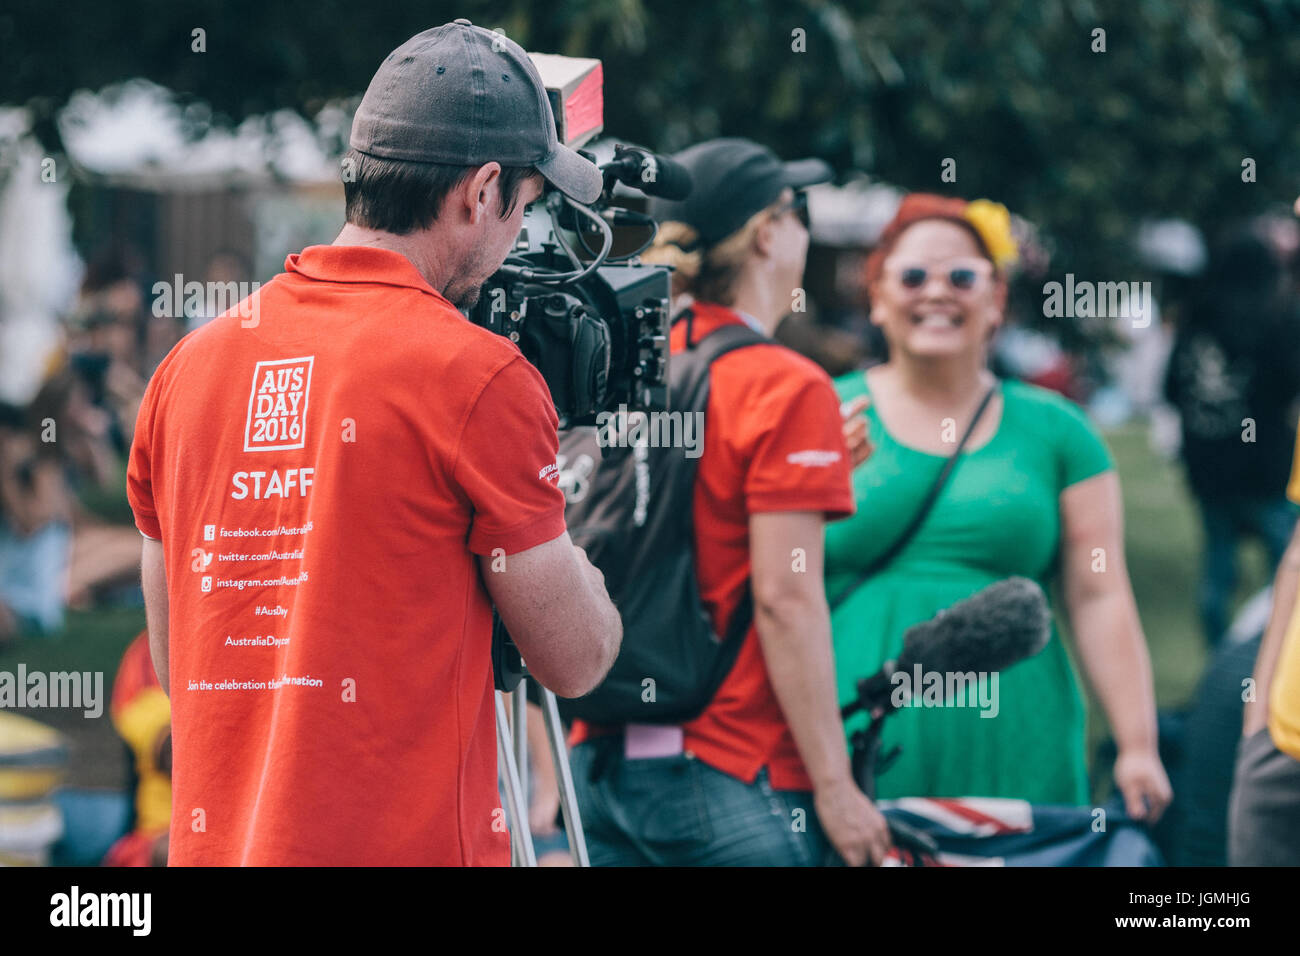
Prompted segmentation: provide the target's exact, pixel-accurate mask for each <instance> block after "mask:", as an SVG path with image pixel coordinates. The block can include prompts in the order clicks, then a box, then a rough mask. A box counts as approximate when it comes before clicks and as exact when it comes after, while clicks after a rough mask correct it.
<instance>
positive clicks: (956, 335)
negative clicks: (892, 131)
mask: <svg viewBox="0 0 1300 956" xmlns="http://www.w3.org/2000/svg"><path fill="white" fill-rule="evenodd" d="M1014 253H1015V243H1014V240H1013V239H1012V238H1011V234H1010V228H1009V221H1008V217H1007V215H1006V211H1005V209H1003V208H1002V207H1000V206H995V205H994V204H992V203H987V202H985V201H982V200H981V201H977V202H975V203H966V202H965V201H963V200H959V199H945V198H942V197H938V196H928V195H912V196H908V197H907V198H906V199H905V200H904V201H903V204H902V206H901V207H900V209H899V212H898V214H897V215H896V216H895V218H894V220H893V221H892V222H891V223H890V224H889V226H888V227H886V230H885V232H884V234H883V235H882V238H881V242H880V245H879V246H878V247H877V249H876V250H875V251H874V252H873V254H872V256H871V258H870V259H869V260H868V264H867V278H868V287H869V290H870V293H871V301H872V310H871V321H872V322H873V323H874V324H876V325H878V326H879V327H880V329H881V330H882V332H883V333H884V336H885V340H886V342H887V343H888V346H889V360H888V361H887V362H885V363H884V364H882V365H878V366H876V367H874V368H872V369H870V370H868V371H867V372H865V373H864V372H860V371H859V372H854V373H851V374H849V375H846V376H844V377H842V378H841V379H839V380H838V381H837V383H836V385H837V387H838V390H839V392H840V395H841V398H842V399H843V400H844V401H845V402H853V401H855V400H857V402H858V404H859V405H865V406H866V415H867V422H868V430H869V436H870V442H871V444H872V445H873V446H874V447H873V448H872V450H871V453H870V457H869V458H868V459H867V460H866V462H865V463H864V464H862V465H860V466H858V468H857V470H856V471H855V472H854V493H855V498H856V501H857V506H858V510H857V513H856V515H855V516H854V517H852V518H851V519H849V520H846V521H841V522H838V523H836V524H833V525H829V526H828V528H827V541H826V584H827V592H828V596H829V598H830V600H831V601H832V603H834V602H836V601H837V599H841V598H842V600H840V603H839V604H838V606H835V607H834V610H833V614H832V627H833V632H834V642H835V658H836V669H837V677H838V683H839V693H840V701H841V703H847V702H848V701H849V700H851V699H852V696H853V690H854V686H855V683H856V681H857V680H858V679H859V678H861V677H864V676H866V675H868V674H871V673H874V672H875V671H876V670H877V669H878V668H879V667H880V666H881V665H882V664H883V663H884V662H885V661H886V660H889V659H892V658H896V657H897V656H898V653H899V651H900V649H901V648H902V643H903V634H904V632H905V631H906V630H907V628H909V627H910V626H911V625H913V624H916V623H918V622H920V621H925V620H928V619H929V618H931V617H933V616H934V615H935V614H936V613H937V612H938V611H940V610H942V609H944V608H946V607H949V606H951V605H952V604H954V603H956V602H957V601H960V600H962V599H963V598H966V597H969V596H970V595H972V594H974V593H975V592H976V591H978V590H980V589H981V588H983V587H986V586H987V585H989V584H992V583H993V582H995V581H998V580H1001V579H1004V578H1007V577H1010V576H1012V575H1023V576H1025V577H1028V578H1032V579H1033V580H1035V581H1037V582H1038V583H1039V584H1040V585H1042V587H1043V589H1044V591H1045V592H1046V593H1047V594H1048V595H1049V597H1050V596H1051V595H1052V593H1053V590H1054V588H1053V585H1055V584H1059V585H1060V586H1061V588H1060V589H1061V594H1062V596H1063V598H1064V606H1063V607H1062V608H1057V609H1055V610H1057V611H1058V612H1060V611H1063V612H1064V614H1065V616H1066V618H1067V619H1068V621H1069V623H1070V629H1071V631H1072V632H1073V634H1074V637H1075V647H1074V650H1075V652H1076V657H1077V659H1078V661H1079V663H1080V665H1081V668H1082V670H1083V672H1084V674H1085V675H1086V676H1087V678H1088V680H1089V682H1090V683H1091V685H1092V686H1093V687H1094V688H1095V689H1096V693H1097V696H1098V698H1099V699H1100V701H1101V703H1102V706H1103V708H1104V709H1105V711H1106V716H1107V717H1108V718H1109V720H1110V725H1111V728H1112V730H1113V732H1114V735H1115V739H1116V742H1117V744H1118V748H1119V757H1118V759H1117V760H1116V763H1115V768H1114V776H1115V781H1116V784H1117V786H1118V788H1119V789H1120V791H1121V792H1122V793H1123V796H1124V800H1125V805H1126V808H1127V810H1128V812H1129V814H1130V815H1132V816H1135V817H1138V818H1146V819H1150V820H1154V819H1156V818H1158V817H1159V815H1160V813H1161V812H1162V811H1163V810H1164V808H1165V807H1166V806H1167V805H1168V803H1169V801H1170V799H1171V798H1172V793H1171V790H1170V786H1169V780H1168V778H1167V776H1166V774H1165V771H1164V768H1163V766H1162V765H1161V762H1160V758H1159V756H1158V754H1157V749H1156V716H1155V703H1154V691H1153V688H1152V679H1151V665H1150V660H1149V657H1148V655H1147V649H1146V643H1145V639H1144V637H1143V634H1142V626H1141V623H1140V621H1139V619H1138V614H1137V608H1136V605H1135V603H1134V600H1133V594H1132V588H1131V586H1130V584H1129V578H1128V572H1127V570H1126V567H1125V563H1124V537H1123V515H1122V504H1121V498H1120V490H1119V481H1118V478H1117V477H1116V474H1115V471H1114V467H1113V464H1112V462H1111V458H1110V455H1109V452H1108V451H1107V449H1106V446H1105V444H1104V443H1103V442H1102V440H1101V438H1100V437H1099V436H1098V435H1097V433H1096V431H1094V429H1093V428H1092V426H1091V425H1090V424H1089V422H1088V420H1087V419H1086V418H1085V416H1084V415H1083V413H1082V412H1081V411H1080V410H1079V409H1078V407H1077V406H1075V405H1074V404H1072V403H1071V402H1069V401H1068V400H1066V399H1064V398H1062V397H1061V396H1059V395H1057V394H1055V393H1053V392H1049V391H1046V390H1045V389H1041V388H1037V387H1035V386H1031V385H1027V384H1022V383H1017V382H1010V381H1007V382H1001V381H998V380H996V379H995V377H994V376H993V375H992V373H991V372H990V371H989V370H988V368H987V350H988V343H989V340H990V339H991V337H992V335H993V333H994V331H995V330H996V328H997V326H998V325H999V323H1000V322H1001V320H1002V312H1003V308H1004V306H1005V302H1006V284H1005V279H1004V274H1003V268H1004V266H1005V264H1006V263H1007V262H1008V261H1010V260H1011V259H1013V258H1014ZM990 389H993V396H992V399H991V401H990V402H989V403H988V406H987V407H986V408H985V410H984V413H983V415H982V416H981V417H980V419H979V421H978V423H977V426H976V428H975V430H974V431H973V432H972V433H971V435H970V438H969V440H968V442H967V445H966V447H965V449H964V451H963V452H962V454H961V456H960V459H959V460H958V463H957V466H956V468H955V469H954V471H953V472H952V474H951V476H950V478H949V480H948V482H947V484H946V485H945V487H944V489H943V492H942V494H941V495H940V496H939V498H938V500H937V501H936V502H935V504H934V507H933V509H932V510H931V511H930V513H929V515H928V516H927V517H926V519H925V521H924V523H923V524H922V525H921V526H920V528H919V530H918V531H917V532H916V534H915V535H914V536H913V537H912V538H911V539H910V540H909V541H908V543H907V544H906V545H905V546H904V548H903V549H902V551H900V552H899V553H898V554H897V555H896V556H895V557H894V558H893V560H892V561H890V562H889V564H888V565H887V566H886V567H885V568H884V569H883V570H880V571H879V572H878V573H875V574H874V575H872V576H870V577H869V578H868V579H867V580H866V581H865V582H862V583H859V584H857V586H856V587H855V586H854V585H855V582H856V581H857V580H858V579H859V578H860V575H861V573H862V572H863V571H864V570H866V569H868V568H870V567H871V565H872V562H873V561H874V560H875V559H876V558H877V557H878V556H879V555H881V554H882V553H884V552H885V551H887V550H888V549H889V547H890V545H891V544H893V542H894V541H895V540H896V539H897V538H898V537H899V536H900V535H901V534H902V532H903V530H904V528H905V527H906V526H907V525H908V523H909V522H910V520H911V518H912V517H913V516H914V515H915V514H916V513H917V511H918V510H919V508H920V506H921V500H922V498H923V497H924V496H925V494H926V492H927V490H928V489H929V487H930V485H931V483H932V481H933V480H934V478H935V476H936V475H937V474H938V471H939V469H940V468H941V467H942V466H943V464H944V462H945V460H946V459H947V458H948V456H949V455H950V454H951V453H952V451H953V449H954V447H955V442H956V441H957V440H958V438H959V437H960V436H961V435H962V434H963V433H964V432H965V430H966V428H967V426H968V425H969V423H970V422H971V420H972V418H973V417H974V415H975V410H976V408H977V407H978V406H979V405H980V402H981V400H982V399H983V398H984V396H985V395H986V394H987V393H988V391H989V390H990ZM996 677H997V683H996V685H995V684H993V683H992V680H991V678H990V679H989V681H988V682H987V683H986V684H985V687H984V690H985V696H984V697H983V698H982V699H981V698H979V697H977V696H976V695H975V694H972V695H971V696H970V697H969V698H967V699H965V701H964V703H965V704H967V706H919V707H918V706H911V707H907V708H903V709H901V710H899V711H897V712H895V713H894V714H893V715H892V716H891V717H889V718H888V720H887V721H886V722H885V725H884V734H883V743H884V748H885V750H888V749H889V748H890V747H892V746H893V745H895V744H897V745H901V748H902V752H901V754H900V756H899V758H898V759H897V761H896V762H895V763H894V764H893V765H892V766H891V767H890V768H889V769H888V770H887V771H886V772H885V773H883V774H882V775H881V776H880V777H879V779H878V791H877V795H878V796H879V797H881V798H885V799H887V798H894V797H904V796H930V797H956V796H988V797H1017V798H1021V799H1025V800H1029V801H1031V802H1034V803H1064V804H1076V805H1077V804H1083V803H1086V802H1087V801H1088V796H1089V794H1088V780H1087V771H1086V764H1085V758H1084V706H1083V701H1082V697H1081V695H1080V691H1079V686H1078V682H1077V680H1076V677H1075V674H1074V670H1073V668H1072V666H1071V663H1070V659H1069V657H1068V656H1067V654H1066V650H1065V647H1064V646H1063V645H1062V642H1061V638H1060V636H1059V634H1057V633H1056V631H1055V627H1053V633H1052V636H1051V640H1050V641H1049V643H1048V645H1047V647H1046V648H1045V649H1044V650H1043V651H1042V652H1041V653H1039V654H1038V655H1036V656H1035V657H1033V658H1030V659H1028V660H1025V661H1022V662H1020V663H1019V664H1016V665H1015V666H1013V667H1011V668H1008V669H1006V670H1005V671H1002V672H1001V673H999V674H997V675H996ZM917 696H918V697H919V696H920V694H919V693H918V694H917ZM864 721H865V717H863V716H859V717H857V718H855V719H853V720H850V721H848V722H846V729H847V730H848V731H849V732H852V731H853V730H854V729H856V728H857V727H860V726H862V723H863V722H864Z"/></svg>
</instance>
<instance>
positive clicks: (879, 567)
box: [831, 383, 998, 611]
mask: <svg viewBox="0 0 1300 956" xmlns="http://www.w3.org/2000/svg"><path fill="white" fill-rule="evenodd" d="M997 390H998V386H997V384H996V383H995V384H994V385H993V387H992V388H990V389H989V390H988V391H987V392H986V393H985V394H984V398H983V399H982V400H981V401H980V404H979V408H977V409H975V415H974V417H972V418H971V420H970V424H969V425H967V426H966V432H965V434H963V435H962V436H961V441H959V442H957V448H956V450H954V451H953V453H952V454H951V455H949V456H948V460H947V461H945V462H944V463H943V467H942V468H941V469H939V474H938V475H937V476H936V477H935V479H934V483H933V484H932V485H930V490H929V491H927V492H926V494H925V499H924V500H923V501H922V502H921V507H920V508H919V509H918V510H917V512H916V514H915V515H913V516H912V520H911V522H910V523H909V524H908V526H907V527H906V528H904V529H903V533H902V534H900V535H899V536H898V539H897V540H895V541H894V543H893V544H891V545H890V546H889V548H888V550H886V551H885V552H883V553H882V554H881V555H880V557H878V558H876V560H874V561H872V562H871V566H870V567H869V568H867V569H866V570H865V571H863V572H861V573H860V574H858V576H857V577H856V578H854V579H853V581H852V583H850V584H849V586H848V587H847V588H845V589H844V590H843V591H841V592H840V593H839V594H837V595H836V596H835V598H834V600H832V601H831V610H832V611H833V610H835V608H837V607H839V606H840V605H841V604H843V603H844V602H845V601H847V600H848V598H849V595H851V594H852V593H853V592H854V591H856V590H857V589H858V588H860V587H862V585H864V584H865V583H866V582H867V579H868V578H871V577H874V576H875V575H877V574H879V573H880V572H881V571H883V570H884V569H885V568H886V567H888V566H889V563H890V562H891V561H893V560H894V558H896V557H898V555H899V553H900V552H901V551H902V550H903V549H904V548H905V547H907V543H908V542H909V541H911V540H912V538H914V537H915V536H916V532H917V531H919V530H920V528H921V525H922V524H923V523H924V522H925V519H926V517H927V516H928V515H929V514H930V511H931V509H933V508H934V503H935V502H936V501H937V500H938V499H939V494H940V492H942V491H943V488H944V485H946V484H947V483H948V479H949V477H951V476H952V470H953V469H954V468H956V467H957V459H958V458H960V457H961V453H962V449H964V448H965V447H966V442H967V441H969V440H970V436H971V434H972V433H973V432H974V431H975V426H976V425H978V424H979V420H980V418H981V417H983V415H984V409H986V408H988V405H989V402H990V401H991V400H992V398H993V393H994V392H996V391H997Z"/></svg>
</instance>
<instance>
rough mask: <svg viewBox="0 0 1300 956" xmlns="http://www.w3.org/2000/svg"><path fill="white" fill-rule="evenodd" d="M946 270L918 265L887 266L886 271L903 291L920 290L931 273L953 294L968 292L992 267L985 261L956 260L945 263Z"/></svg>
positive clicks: (985, 276)
mask: <svg viewBox="0 0 1300 956" xmlns="http://www.w3.org/2000/svg"><path fill="white" fill-rule="evenodd" d="M944 266H945V267H946V268H941V267H939V266H923V265H920V264H902V263H899V264H895V265H890V264H887V266H886V268H887V271H888V272H889V273H890V274H891V275H893V276H894V277H895V278H896V279H897V280H898V283H899V285H901V286H902V287H903V288H904V289H909V290H912V291H915V290H917V289H920V288H922V287H923V286H924V285H925V284H926V283H927V282H928V281H929V280H930V275H931V273H932V272H935V273H937V274H938V275H942V276H943V277H944V278H945V279H946V280H947V282H948V287H949V288H950V289H952V290H953V291H955V292H970V291H972V290H973V289H975V288H976V287H978V286H979V285H980V283H981V282H982V281H983V280H984V279H987V278H988V277H989V276H990V275H991V274H992V272H993V266H992V264H991V263H990V262H988V261H987V260H985V259H970V260H964V259H963V260H957V261H952V262H948V263H945V264H944Z"/></svg>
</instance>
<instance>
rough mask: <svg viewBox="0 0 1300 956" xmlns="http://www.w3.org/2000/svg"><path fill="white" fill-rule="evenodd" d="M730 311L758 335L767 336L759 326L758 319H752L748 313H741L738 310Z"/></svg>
mask: <svg viewBox="0 0 1300 956" xmlns="http://www.w3.org/2000/svg"><path fill="white" fill-rule="evenodd" d="M731 311H733V312H735V313H736V315H738V316H740V318H741V320H742V321H743V322H744V323H745V324H746V325H748V326H749V327H750V328H751V329H753V330H754V331H755V332H757V333H758V334H759V335H767V333H766V332H764V331H763V326H762V325H760V324H759V321H758V319H756V318H754V317H753V316H752V315H750V314H749V313H748V312H741V311H740V310H739V309H732V310H731Z"/></svg>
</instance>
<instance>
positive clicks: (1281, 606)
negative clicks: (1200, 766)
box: [1241, 524, 1300, 737]
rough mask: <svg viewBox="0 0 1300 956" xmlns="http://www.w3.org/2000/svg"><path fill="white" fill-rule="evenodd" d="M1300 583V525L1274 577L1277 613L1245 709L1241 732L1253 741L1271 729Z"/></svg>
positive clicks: (1270, 622) (1266, 633)
mask: <svg viewBox="0 0 1300 956" xmlns="http://www.w3.org/2000/svg"><path fill="white" fill-rule="evenodd" d="M1298 581H1300V524H1297V525H1296V527H1295V530H1294V531H1293V532H1292V534H1291V543H1290V544H1289V545H1287V549H1286V552H1285V553H1284V554H1283V555H1282V560H1281V561H1280V562H1278V566H1277V574H1276V575H1274V577H1273V610H1272V612H1271V613H1270V614H1269V617H1268V627H1267V628H1266V629H1265V630H1264V637H1263V639H1261V641H1260V643H1259V653H1258V654H1257V655H1256V657H1255V672H1254V674H1253V675H1252V676H1253V677H1254V680H1255V696H1254V697H1253V698H1252V699H1251V700H1248V701H1246V706H1245V707H1244V708H1243V709H1242V715H1241V732H1242V734H1243V735H1245V736H1247V737H1249V736H1251V735H1252V734H1254V733H1256V732H1258V731H1260V730H1263V729H1264V728H1265V727H1267V726H1268V697H1269V694H1270V693H1272V690H1273V671H1274V670H1275V669H1276V668H1277V661H1278V657H1279V656H1280V655H1281V653H1282V645H1283V644H1284V643H1285V642H1286V635H1287V631H1288V630H1289V629H1290V626H1291V615H1292V613H1293V612H1294V611H1295V602H1296V590H1297V582H1298Z"/></svg>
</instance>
